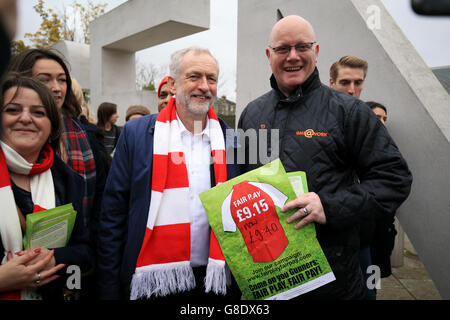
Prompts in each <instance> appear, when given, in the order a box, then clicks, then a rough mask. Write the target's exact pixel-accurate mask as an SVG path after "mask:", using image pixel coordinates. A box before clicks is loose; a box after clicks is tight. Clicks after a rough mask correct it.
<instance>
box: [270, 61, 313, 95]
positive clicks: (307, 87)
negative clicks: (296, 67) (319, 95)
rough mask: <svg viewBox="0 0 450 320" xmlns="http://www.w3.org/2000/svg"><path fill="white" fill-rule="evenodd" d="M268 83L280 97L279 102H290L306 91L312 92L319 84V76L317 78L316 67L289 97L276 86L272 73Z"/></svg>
mask: <svg viewBox="0 0 450 320" xmlns="http://www.w3.org/2000/svg"><path fill="white" fill-rule="evenodd" d="M270 85H271V87H272V88H273V89H274V90H275V91H276V92H277V93H278V95H279V97H280V102H285V103H292V102H296V101H298V100H300V99H301V98H302V97H303V96H305V95H307V94H308V93H310V92H312V91H313V90H315V89H316V88H318V87H320V86H321V82H320V78H319V70H318V69H317V67H316V68H315V69H314V71H313V73H312V74H311V75H310V76H309V78H308V79H306V81H305V82H303V83H302V84H300V85H299V86H298V87H297V89H295V91H294V93H293V94H291V95H290V96H289V97H287V98H286V97H285V96H284V94H283V93H282V92H281V91H280V89H279V88H278V83H277V80H276V79H275V76H274V75H273V74H272V76H271V77H270Z"/></svg>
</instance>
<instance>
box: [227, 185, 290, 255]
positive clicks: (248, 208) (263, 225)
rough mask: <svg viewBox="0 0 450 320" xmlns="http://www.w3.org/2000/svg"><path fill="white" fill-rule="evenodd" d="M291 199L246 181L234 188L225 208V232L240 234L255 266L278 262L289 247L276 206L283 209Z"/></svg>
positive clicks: (274, 190) (270, 188)
mask: <svg viewBox="0 0 450 320" xmlns="http://www.w3.org/2000/svg"><path fill="white" fill-rule="evenodd" d="M286 200H287V196H286V195H284V194H283V193H281V192H280V191H279V190H278V189H276V188H275V187H273V186H272V185H270V184H267V183H259V182H249V181H243V182H241V183H239V184H237V185H235V186H233V190H232V192H231V193H230V194H229V195H228V196H227V198H226V199H225V200H224V202H223V204H222V223H223V228H224V231H225V232H236V226H237V228H239V231H240V232H241V234H242V237H243V238H244V242H245V244H246V245H247V249H248V253H249V254H250V255H251V256H252V258H253V261H254V262H270V261H273V260H275V259H276V258H278V257H279V256H280V255H281V253H282V252H283V250H284V249H285V248H286V246H287V245H288V240H287V238H286V235H285V233H284V230H283V227H282V226H281V224H280V221H279V219H278V215H277V212H276V209H275V206H277V207H282V206H283V205H284V203H285V202H286Z"/></svg>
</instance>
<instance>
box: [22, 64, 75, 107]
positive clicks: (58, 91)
mask: <svg viewBox="0 0 450 320" xmlns="http://www.w3.org/2000/svg"><path fill="white" fill-rule="evenodd" d="M31 73H32V76H33V78H35V79H37V80H39V81H40V82H42V83H43V84H44V85H45V86H46V87H47V88H49V89H50V91H51V92H52V95H53V98H54V99H55V102H56V105H57V106H58V108H61V107H62V105H63V104H64V100H65V99H66V92H67V81H66V73H65V72H64V69H63V68H62V67H61V65H60V64H59V63H58V62H56V61H55V60H52V59H39V60H37V61H36V62H35V63H34V65H33V68H32V69H31Z"/></svg>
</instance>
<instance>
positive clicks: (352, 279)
mask: <svg viewBox="0 0 450 320" xmlns="http://www.w3.org/2000/svg"><path fill="white" fill-rule="evenodd" d="M271 85H272V88H273V89H272V90H271V91H269V92H268V93H266V94H264V95H263V96H261V97H259V98H258V99H256V100H254V101H252V102H250V103H249V104H248V106H247V107H246V108H245V109H244V111H243V112H242V114H241V117H240V119H239V123H238V128H240V129H243V130H244V131H245V130H247V129H256V130H260V131H259V135H258V144H257V147H258V148H259V146H260V145H261V144H260V143H259V142H260V141H259V138H260V137H261V139H264V140H265V135H261V133H263V132H264V130H267V131H266V133H267V150H258V151H257V155H258V156H257V161H256V163H255V161H252V160H254V157H253V158H252V155H254V152H252V151H251V149H252V146H249V144H248V143H247V144H246V145H245V148H246V165H245V169H246V171H249V170H253V169H255V168H257V167H259V166H261V165H263V164H265V163H267V162H269V161H270V160H272V159H276V158H278V157H279V158H280V159H281V161H282V163H283V166H284V167H285V169H286V171H287V172H291V171H305V172H306V176H307V180H308V189H309V191H310V192H315V193H317V194H318V195H319V197H320V199H321V202H322V205H323V208H324V211H325V216H326V224H325V225H320V224H316V231H317V239H318V240H319V243H320V244H321V246H322V248H323V250H324V252H325V255H326V256H327V259H328V261H329V263H330V265H331V267H332V269H333V272H334V274H335V276H336V281H333V282H332V283H330V284H327V285H325V286H323V287H321V288H319V289H317V290H314V291H313V292H311V293H310V294H307V295H306V296H304V297H310V298H339V299H359V298H362V297H363V295H364V290H365V286H364V284H363V281H362V274H361V271H360V267H359V261H358V252H359V243H360V239H359V226H360V224H361V221H363V220H364V219H375V218H381V217H384V216H386V215H389V216H391V215H392V212H395V211H396V210H397V208H398V207H399V206H400V204H401V203H402V202H403V201H404V200H405V199H406V198H407V197H408V195H409V192H410V188H411V183H412V175H411V172H410V171H409V169H408V166H407V164H406V161H405V160H404V159H403V157H402V155H401V153H400V151H399V150H398V148H397V146H396V144H395V143H394V141H393V140H392V138H391V137H390V135H389V133H388V132H387V131H386V128H385V127H384V126H383V124H382V123H381V122H380V121H379V120H378V119H377V117H376V116H375V115H374V113H373V112H372V110H371V109H370V108H369V107H368V106H367V105H366V104H365V103H363V102H362V101H361V100H358V99H355V98H354V97H352V96H350V95H348V94H346V93H342V92H339V91H337V90H333V89H331V88H329V87H327V86H325V85H323V84H322V83H321V82H320V79H319V72H318V70H317V68H316V69H315V71H314V72H313V74H312V75H311V76H310V77H309V78H308V79H307V80H306V81H305V82H304V83H303V84H302V85H300V86H299V87H298V88H297V90H296V91H295V92H294V93H293V94H292V95H291V96H289V97H288V98H286V97H285V96H284V95H283V94H282V93H281V92H280V91H279V89H278V86H277V83H276V80H275V78H274V76H273V75H272V77H271ZM261 129H262V130H261ZM271 129H278V130H279V138H278V139H274V140H275V141H274V142H272V141H271V140H272V138H271V137H272V136H273V135H274V133H273V132H271V131H270V130H271ZM253 149H256V146H254V147H253ZM261 155H262V156H263V157H264V158H265V159H262V158H261ZM266 155H267V156H266ZM252 162H253V163H252ZM355 176H357V177H358V179H359V183H358V180H357V179H355Z"/></svg>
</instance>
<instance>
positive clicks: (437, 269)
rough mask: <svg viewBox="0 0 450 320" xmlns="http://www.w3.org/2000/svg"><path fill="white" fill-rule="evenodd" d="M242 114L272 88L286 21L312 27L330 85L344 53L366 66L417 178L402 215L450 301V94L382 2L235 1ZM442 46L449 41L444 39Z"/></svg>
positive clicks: (366, 96)
mask: <svg viewBox="0 0 450 320" xmlns="http://www.w3.org/2000/svg"><path fill="white" fill-rule="evenodd" d="M238 5H239V6H238V46H237V47H238V56H237V88H238V90H237V112H236V119H239V116H240V114H241V112H242V110H243V109H244V108H245V106H246V105H247V104H248V102H250V101H252V100H253V99H255V98H257V97H258V96H260V95H261V94H263V93H265V92H267V91H268V90H269V89H270V86H269V77H270V75H271V71H270V68H269V64H268V61H267V57H266V56H265V48H266V47H267V45H268V39H269V34H270V32H271V29H272V26H273V25H274V23H275V22H276V21H277V10H279V11H280V12H281V13H282V14H283V16H287V15H290V14H296V15H301V16H303V17H304V18H306V19H307V20H309V21H310V22H311V24H312V25H313V27H314V28H315V31H316V37H317V41H318V43H319V46H320V52H319V60H318V69H319V73H320V77H321V80H322V82H323V83H324V84H327V85H328V78H329V68H330V66H331V64H332V63H333V62H334V61H336V60H337V59H339V58H340V57H341V56H344V55H356V56H359V57H361V58H364V59H365V60H367V61H368V62H369V71H368V77H367V80H366V84H365V88H364V90H363V94H362V96H361V98H362V99H363V100H365V101H367V100H374V101H379V102H381V103H383V104H385V105H386V106H387V108H388V124H387V127H388V130H389V132H390V133H391V135H392V137H393V138H394V140H395V141H396V143H397V145H398V146H399V149H400V151H401V152H402V153H403V155H404V157H405V158H406V159H407V161H408V164H409V166H410V169H411V171H412V173H413V176H414V182H413V186H412V191H411V195H410V197H409V198H408V200H407V201H406V202H405V203H404V204H403V205H402V206H401V208H400V210H399V211H398V214H397V216H398V218H399V220H400V222H401V224H402V226H403V227H404V229H405V231H406V233H407V234H408V236H409V238H410V240H411V242H412V243H413V245H414V247H415V248H416V250H417V252H418V253H419V256H420V258H421V260H422V261H423V262H424V264H425V266H426V268H427V270H428V272H429V273H430V276H431V277H432V279H433V280H434V283H435V285H436V287H437V288H438V290H439V292H440V294H441V296H442V297H443V298H444V299H450V274H449V273H448V270H450V251H449V250H448V249H447V246H446V245H445V244H447V243H450V232H449V231H448V230H450V212H449V211H450V197H449V196H448V190H450V170H449V169H448V168H449V166H450V143H449V141H450V112H448V107H449V106H450V97H449V95H448V94H447V92H446V91H445V90H444V88H443V87H442V85H441V84H440V83H439V82H438V80H437V79H436V77H435V76H434V75H433V74H432V72H431V70H430V69H429V68H428V67H427V66H426V64H425V63H424V61H423V60H422V58H421V57H420V56H419V55H418V53H417V52H416V50H415V49H414V48H413V46H412V45H411V43H410V42H409V41H408V40H407V39H406V37H405V36H404V35H403V33H402V32H401V30H400V29H399V27H398V26H397V25H396V24H395V22H394V21H393V19H392V17H391V16H390V15H389V13H388V12H387V11H386V9H385V8H384V6H383V4H382V3H381V1H379V0H340V1H335V0H315V1H310V0H246V1H239V4H238ZM443 41H444V39H443Z"/></svg>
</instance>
